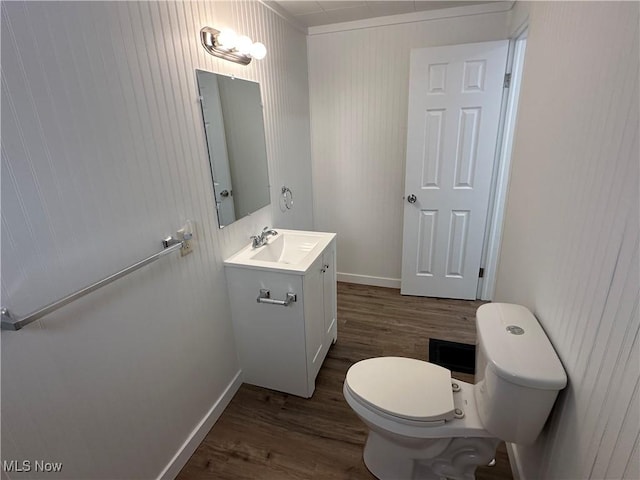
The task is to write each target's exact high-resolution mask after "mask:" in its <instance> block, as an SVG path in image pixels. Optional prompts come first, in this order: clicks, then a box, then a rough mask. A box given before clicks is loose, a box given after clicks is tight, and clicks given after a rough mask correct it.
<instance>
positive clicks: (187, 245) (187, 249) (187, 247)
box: [177, 228, 193, 257]
mask: <svg viewBox="0 0 640 480" xmlns="http://www.w3.org/2000/svg"><path fill="white" fill-rule="evenodd" d="M177 233H178V239H179V240H180V241H182V248H181V249H180V255H181V256H183V257H184V256H185V255H189V254H190V253H191V252H193V245H192V244H191V242H192V241H193V240H192V239H191V237H192V235H191V233H189V234H188V235H187V236H188V238H187V239H185V229H184V228H181V229H180V230H178V232H177Z"/></svg>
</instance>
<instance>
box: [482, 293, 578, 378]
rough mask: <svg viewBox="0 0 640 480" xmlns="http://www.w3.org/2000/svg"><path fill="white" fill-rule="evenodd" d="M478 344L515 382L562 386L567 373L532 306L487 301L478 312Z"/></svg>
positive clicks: (489, 360)
mask: <svg viewBox="0 0 640 480" xmlns="http://www.w3.org/2000/svg"><path fill="white" fill-rule="evenodd" d="M476 326H477V332H478V344H479V346H480V348H482V349H483V352H482V353H483V354H484V355H485V356H486V359H487V364H488V366H489V367H490V368H491V369H492V370H493V371H494V372H495V373H496V375H498V376H499V377H501V378H503V379H504V380H507V381H509V382H511V383H514V384H517V385H521V386H524V387H530V388H537V389H540V390H562V389H563V388H564V387H565V386H566V385H567V375H566V373H565V371H564V368H563V367H562V363H561V362H560V359H559V358H558V355H557V354H556V351H555V350H554V348H553V345H552V344H551V341H550V340H549V338H548V337H547V335H546V334H545V332H544V330H543V329H542V326H541V325H540V324H539V323H538V320H536V317H534V316H533V314H532V313H531V312H530V311H529V309H528V308H526V307H523V306H522V305H514V304H510V303H487V304H484V305H482V306H480V308H478V311H477V312H476Z"/></svg>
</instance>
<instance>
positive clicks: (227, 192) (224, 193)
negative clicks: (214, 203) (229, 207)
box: [220, 190, 229, 198]
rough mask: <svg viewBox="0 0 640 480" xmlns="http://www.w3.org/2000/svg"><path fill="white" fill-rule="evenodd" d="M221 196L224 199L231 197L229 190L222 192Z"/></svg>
mask: <svg viewBox="0 0 640 480" xmlns="http://www.w3.org/2000/svg"><path fill="white" fill-rule="evenodd" d="M220 196H221V197H224V198H227V197H228V196H229V190H222V191H221V192H220Z"/></svg>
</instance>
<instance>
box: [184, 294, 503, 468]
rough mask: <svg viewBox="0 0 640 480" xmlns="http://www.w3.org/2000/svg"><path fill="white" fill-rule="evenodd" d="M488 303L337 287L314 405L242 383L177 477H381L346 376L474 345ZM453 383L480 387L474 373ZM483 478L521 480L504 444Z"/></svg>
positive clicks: (301, 399)
mask: <svg viewBox="0 0 640 480" xmlns="http://www.w3.org/2000/svg"><path fill="white" fill-rule="evenodd" d="M481 303H482V302H478V301H475V302H469V301H463V300H445V299H434V298H422V297H403V296H401V295H400V292H399V290H395V289H390V288H381V287H370V286H364V285H355V284H349V283H338V341H337V343H336V344H335V345H333V346H332V347H331V349H330V350H329V354H328V355H327V358H326V360H325V362H324V365H323V366H322V368H321V369H320V373H319V374H318V377H317V379H316V390H315V393H314V394H313V397H312V398H310V399H304V398H299V397H295V396H293V395H288V394H285V393H280V392H274V391H272V390H267V389H264V388H259V387H254V386H251V385H246V384H245V385H242V387H240V390H239V391H238V393H237V394H236V395H235V397H234V398H233V400H232V401H231V403H230V404H229V406H228V407H227V409H226V410H225V411H224V413H223V414H222V416H221V417H220V419H219V420H218V422H217V423H216V424H215V425H214V427H213V428H212V429H211V431H210V432H209V433H208V435H207V437H206V438H205V439H204V441H203V442H202V443H201V444H200V446H199V447H198V449H197V450H196V452H195V453H194V454H193V456H192V457H191V458H190V459H189V461H188V462H187V464H186V465H185V467H184V468H183V469H182V471H181V472H180V474H179V475H178V477H177V478H178V479H179V480H201V479H234V480H235V479H257V478H259V479H265V480H266V479H283V480H287V479H314V480H315V479H328V480H332V479H373V478H374V477H373V475H371V474H370V473H369V471H368V470H367V468H366V467H365V465H364V463H363V462H362V448H363V446H364V442H365V440H366V436H367V429H366V428H365V426H364V424H363V423H362V422H361V421H360V420H359V419H358V417H357V416H356V415H355V413H353V411H352V410H351V408H350V407H349V406H348V405H347V403H346V402H345V400H344V397H343V396H342V382H343V380H344V377H345V374H346V372H347V369H348V368H349V367H350V366H351V365H352V364H353V363H355V362H357V361H359V360H363V359H365V358H369V357H378V356H383V355H398V356H407V357H413V358H418V359H421V360H428V354H429V353H428V352H429V338H431V337H434V338H439V339H441V340H451V341H457V342H464V343H474V342H475V335H476V333H475V324H474V318H475V311H476V309H477V308H478V306H480V305H481ZM453 376H454V377H456V378H458V379H460V380H463V381H467V382H473V377H472V376H471V375H465V374H458V373H454V375H453ZM476 478H477V479H479V480H490V479H492V480H507V479H512V478H513V477H512V474H511V469H510V467H509V460H508V458H507V455H506V450H505V447H504V444H501V446H500V447H499V449H498V453H497V456H496V465H495V466H494V467H481V468H478V470H477V471H476Z"/></svg>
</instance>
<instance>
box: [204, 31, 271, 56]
mask: <svg viewBox="0 0 640 480" xmlns="http://www.w3.org/2000/svg"><path fill="white" fill-rule="evenodd" d="M200 40H202V46H203V47H204V49H205V50H206V51H207V52H209V53H210V54H211V55H214V56H216V57H220V58H224V59H225V60H229V61H231V62H236V63H239V64H241V65H249V63H251V60H252V59H253V58H255V59H257V60H262V59H263V58H264V57H265V56H266V55H267V47H265V46H264V45H263V44H262V43H260V42H255V43H254V42H253V40H251V39H250V38H249V37H247V36H246V35H238V34H236V32H234V31H233V30H231V29H225V30H216V29H215V28H211V27H204V28H203V29H202V30H200Z"/></svg>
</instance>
